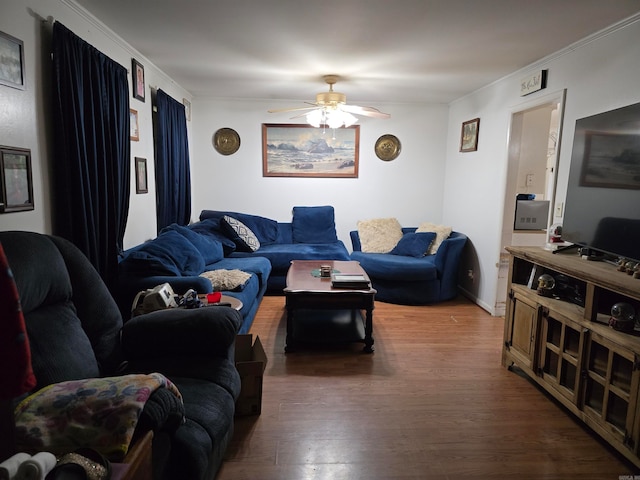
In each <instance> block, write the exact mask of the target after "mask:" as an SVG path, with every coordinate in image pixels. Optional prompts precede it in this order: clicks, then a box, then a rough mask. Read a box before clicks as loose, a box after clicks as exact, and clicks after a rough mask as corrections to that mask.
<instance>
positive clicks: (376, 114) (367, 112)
mask: <svg viewBox="0 0 640 480" xmlns="http://www.w3.org/2000/svg"><path fill="white" fill-rule="evenodd" d="M340 108H341V109H342V110H344V111H345V112H349V113H355V114H356V115H363V116H365V117H373V118H391V115H389V114H388V113H383V112H381V111H380V110H378V109H377V108H374V107H360V106H358V105H346V104H345V105H340Z"/></svg>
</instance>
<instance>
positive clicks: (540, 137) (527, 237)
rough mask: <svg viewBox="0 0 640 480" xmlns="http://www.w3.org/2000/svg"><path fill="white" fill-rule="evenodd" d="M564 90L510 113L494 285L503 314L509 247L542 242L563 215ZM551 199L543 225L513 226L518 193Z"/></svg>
mask: <svg viewBox="0 0 640 480" xmlns="http://www.w3.org/2000/svg"><path fill="white" fill-rule="evenodd" d="M564 97H565V91H564V90H562V91H561V92H557V93H555V94H550V95H546V96H544V97H540V98H537V99H536V100H533V101H531V102H527V103H524V104H521V105H518V106H516V107H515V108H514V109H513V110H512V113H511V124H510V128H509V140H508V145H507V151H508V162H507V174H506V183H505V197H504V211H503V219H502V235H501V245H502V247H501V249H500V265H499V268H498V286H497V289H496V293H497V295H496V305H495V315H498V316H500V315H504V313H505V309H506V298H507V273H508V269H509V254H508V253H507V251H506V250H505V248H504V247H507V246H514V245H518V246H541V247H543V246H544V245H545V244H546V241H547V228H548V227H549V226H550V225H551V224H553V221H554V217H562V204H561V203H557V204H556V198H555V197H556V172H557V167H558V153H559V149H560V138H561V125H562V115H563V109H564ZM517 196H521V197H524V198H533V197H535V201H543V202H544V201H548V202H549V209H548V213H547V215H546V218H544V221H543V222H542V223H541V224H538V225H539V227H540V228H536V229H531V230H515V229H514V220H515V218H516V214H515V213H516V197H517Z"/></svg>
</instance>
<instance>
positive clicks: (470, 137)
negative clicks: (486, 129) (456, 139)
mask: <svg viewBox="0 0 640 480" xmlns="http://www.w3.org/2000/svg"><path fill="white" fill-rule="evenodd" d="M479 132H480V119H479V118H474V119H473V120H469V121H466V122H462V132H461V134H460V151H461V152H475V151H476V150H478V133H479Z"/></svg>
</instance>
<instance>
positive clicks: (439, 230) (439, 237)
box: [416, 222, 453, 255]
mask: <svg viewBox="0 0 640 480" xmlns="http://www.w3.org/2000/svg"><path fill="white" fill-rule="evenodd" d="M452 230H453V229H452V228H451V227H447V226H446V225H436V224H435V223H431V222H423V223H421V224H420V225H419V226H418V228H417V229H416V233H419V232H435V233H436V239H435V240H434V241H433V242H432V243H431V246H430V247H429V251H428V252H427V255H433V254H435V253H436V252H437V251H438V248H439V247H440V244H441V243H442V242H443V241H445V240H446V239H447V238H449V235H451V232H452Z"/></svg>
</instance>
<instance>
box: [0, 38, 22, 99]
mask: <svg viewBox="0 0 640 480" xmlns="http://www.w3.org/2000/svg"><path fill="white" fill-rule="evenodd" d="M0 85H6V86H7V87H13V88H18V89H20V90H24V87H25V82H24V43H23V42H22V40H18V39H17V38H15V37H12V36H11V35H9V34H7V33H4V32H0Z"/></svg>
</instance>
